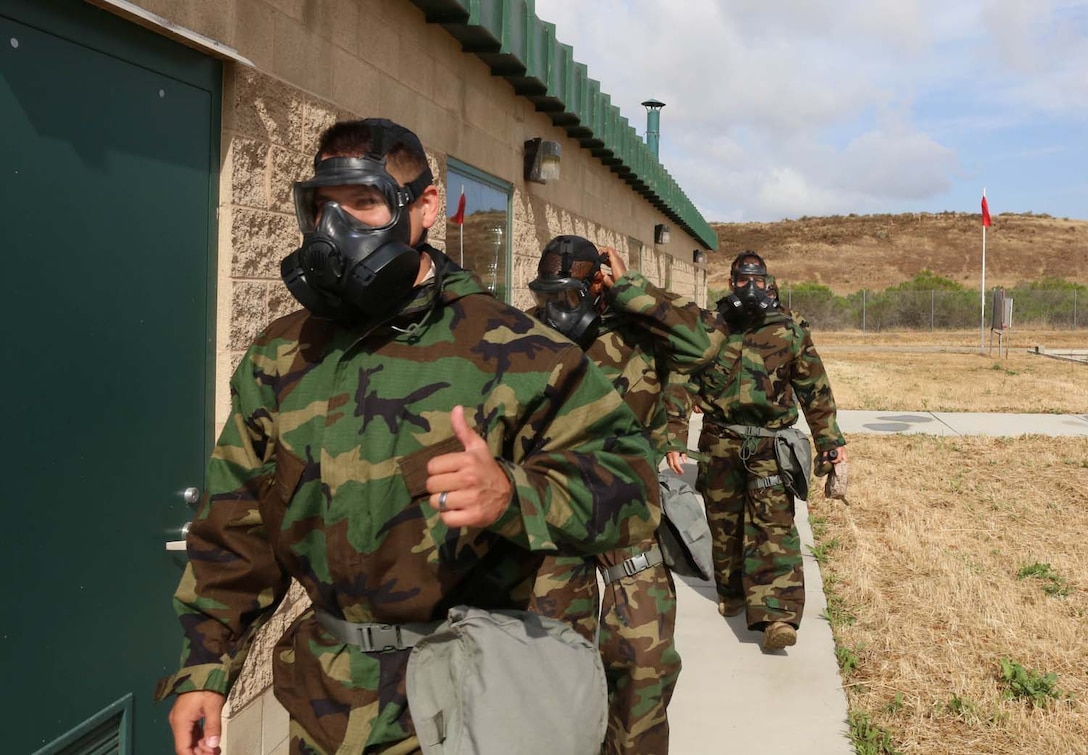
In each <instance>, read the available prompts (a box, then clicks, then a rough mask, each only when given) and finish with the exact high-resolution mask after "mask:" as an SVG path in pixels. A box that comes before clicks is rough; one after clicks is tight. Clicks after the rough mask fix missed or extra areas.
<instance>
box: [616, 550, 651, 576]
mask: <svg viewBox="0 0 1088 755" xmlns="http://www.w3.org/2000/svg"><path fill="white" fill-rule="evenodd" d="M649 568H650V559H649V557H648V556H647V555H646V554H645V553H640V554H638V555H637V556H632V557H631V558H629V559H627V560H626V561H624V562H623V570H624V572H626V573H627V576H628V577H633V576H635V575H636V574H638V573H639V572H640V571H642V570H643V569H649Z"/></svg>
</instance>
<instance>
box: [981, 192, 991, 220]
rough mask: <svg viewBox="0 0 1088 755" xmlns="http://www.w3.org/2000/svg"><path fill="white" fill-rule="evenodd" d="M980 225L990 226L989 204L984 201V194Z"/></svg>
mask: <svg viewBox="0 0 1088 755" xmlns="http://www.w3.org/2000/svg"><path fill="white" fill-rule="evenodd" d="M982 225H983V226H985V227H987V228H988V227H989V226H990V205H989V204H988V203H987V202H986V195H985V194H983V195H982Z"/></svg>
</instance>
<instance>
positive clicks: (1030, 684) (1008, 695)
mask: <svg viewBox="0 0 1088 755" xmlns="http://www.w3.org/2000/svg"><path fill="white" fill-rule="evenodd" d="M999 664H1000V667H1001V673H1000V680H1001V682H1003V683H1004V684H1005V686H1006V687H1007V689H1006V690H1005V699H1007V700H1027V701H1028V702H1030V703H1031V704H1032V707H1035V708H1045V707H1047V706H1048V705H1049V704H1050V702H1051V701H1052V700H1066V699H1069V698H1070V697H1071V695H1069V694H1068V693H1066V692H1063V691H1062V690H1061V689H1059V688H1058V675H1057V674H1054V673H1045V674H1044V673H1040V672H1039V671H1035V670H1033V669H1026V668H1024V667H1023V666H1022V665H1020V663H1018V662H1017V661H1014V660H1010V659H1009V658H1002V659H1001V660H1000V661H999Z"/></svg>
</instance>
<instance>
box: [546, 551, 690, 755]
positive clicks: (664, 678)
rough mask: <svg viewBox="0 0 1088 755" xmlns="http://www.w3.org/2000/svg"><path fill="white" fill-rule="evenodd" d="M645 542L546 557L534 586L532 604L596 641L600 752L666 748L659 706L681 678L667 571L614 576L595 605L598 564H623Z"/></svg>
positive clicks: (635, 754) (612, 754) (648, 752)
mask: <svg viewBox="0 0 1088 755" xmlns="http://www.w3.org/2000/svg"><path fill="white" fill-rule="evenodd" d="M652 546H653V542H652V541H650V542H646V543H644V544H642V545H640V546H638V547H633V548H625V549H622V550H617V551H610V552H608V553H604V554H601V555H598V556H596V557H594V558H589V559H586V558H581V557H577V556H549V557H548V558H546V559H545V560H544V564H543V565H542V566H541V568H540V571H539V572H538V573H537V579H536V585H535V586H534V590H533V592H534V596H533V600H532V603H531V604H530V608H531V609H532V610H534V611H537V612H538V613H541V614H544V615H546V616H550V617H552V618H556V619H561V620H563V621H566V622H567V623H569V624H570V625H571V626H573V627H574V628H575V629H576V630H577V631H578V632H579V633H580V634H582V636H584V637H586V638H587V639H589V640H590V641H591V642H593V641H596V642H598V643H599V647H600V649H601V660H602V661H603V663H604V669H605V675H606V677H607V679H608V734H607V735H606V736H605V741H604V745H603V747H602V748H601V752H602V753H604V754H605V755H621V754H622V755H666V753H668V751H669V721H668V717H667V715H666V709H667V708H668V705H669V701H670V700H671V699H672V694H673V690H674V689H675V687H676V680H677V678H678V677H679V676H680V655H679V653H677V651H676V645H675V642H674V637H673V635H674V633H675V629H676V588H675V586H674V584H673V581H672V575H671V574H670V573H669V570H668V569H667V568H665V566H664V565H663V564H662V565H658V566H654V567H651V568H649V569H644V570H643V571H640V572H638V573H637V574H634V575H631V576H625V577H621V578H620V579H617V580H615V581H613V582H611V583H610V584H608V585H605V586H604V590H603V594H602V595H601V605H600V608H598V605H597V603H598V585H597V568H602V569H604V568H608V567H609V566H614V565H616V564H620V563H623V562H624V561H625V560H627V559H628V558H631V557H632V556H637V555H638V554H640V553H644V552H645V551H647V550H649V549H650V548H651V547H652ZM598 616H599V617H600V626H599V627H598Z"/></svg>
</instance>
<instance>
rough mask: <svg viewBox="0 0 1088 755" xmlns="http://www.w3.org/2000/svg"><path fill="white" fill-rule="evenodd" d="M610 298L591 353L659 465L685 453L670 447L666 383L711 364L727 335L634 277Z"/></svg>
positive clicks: (683, 302)
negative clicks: (648, 439) (647, 435)
mask: <svg viewBox="0 0 1088 755" xmlns="http://www.w3.org/2000/svg"><path fill="white" fill-rule="evenodd" d="M606 296H607V298H608V300H609V303H610V307H609V311H608V313H607V314H606V315H605V317H604V321H603V323H602V327H601V335H599V336H598V337H597V340H596V341H595V342H594V343H593V344H592V345H591V346H590V347H589V349H588V350H587V353H588V354H589V358H590V359H592V360H593V362H594V363H595V364H596V365H597V366H598V367H600V368H601V369H602V370H604V373H605V375H607V376H608V377H609V378H610V379H611V380H612V384H613V385H614V386H615V387H616V390H617V391H619V393H620V395H621V396H623V400H624V402H626V404H627V405H628V406H629V407H631V409H632V411H634V413H635V415H636V416H638V418H639V419H640V420H641V421H642V423H643V425H644V426H645V427H646V428H648V429H649V430H650V431H651V432H652V433H653V442H654V448H655V450H656V451H657V454H658V460H660V459H661V458H662V457H664V455H665V453H666V452H667V451H680V450H683V449H684V446H683V445H677V446H676V447H675V448H670V447H669V434H668V432H667V429H668V415H667V414H666V411H665V402H664V400H663V399H664V389H665V385H664V384H663V383H667V381H668V376H669V375H670V374H687V373H690V372H693V371H694V370H697V369H699V368H701V367H703V366H705V365H707V364H709V363H710V361H711V359H712V358H713V357H714V354H716V353H717V352H718V351H719V350H720V349H721V347H722V346H723V344H724V343H725V333H724V331H722V330H720V329H719V328H716V327H713V326H711V327H708V326H707V323H705V322H704V321H703V319H702V310H701V309H700V308H699V307H698V305H696V304H695V303H694V302H693V301H691V300H689V299H686V298H684V297H682V296H679V295H678V294H675V293H672V292H670V291H667V290H665V289H662V288H658V287H657V286H655V285H653V284H652V283H650V281H649V280H647V279H646V278H645V277H644V276H642V275H641V274H639V273H636V272H629V273H626V274H625V275H623V276H621V277H620V278H619V279H618V280H617V281H616V283H615V285H613V287H612V288H611V289H609V291H608V292H607V294H606Z"/></svg>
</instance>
